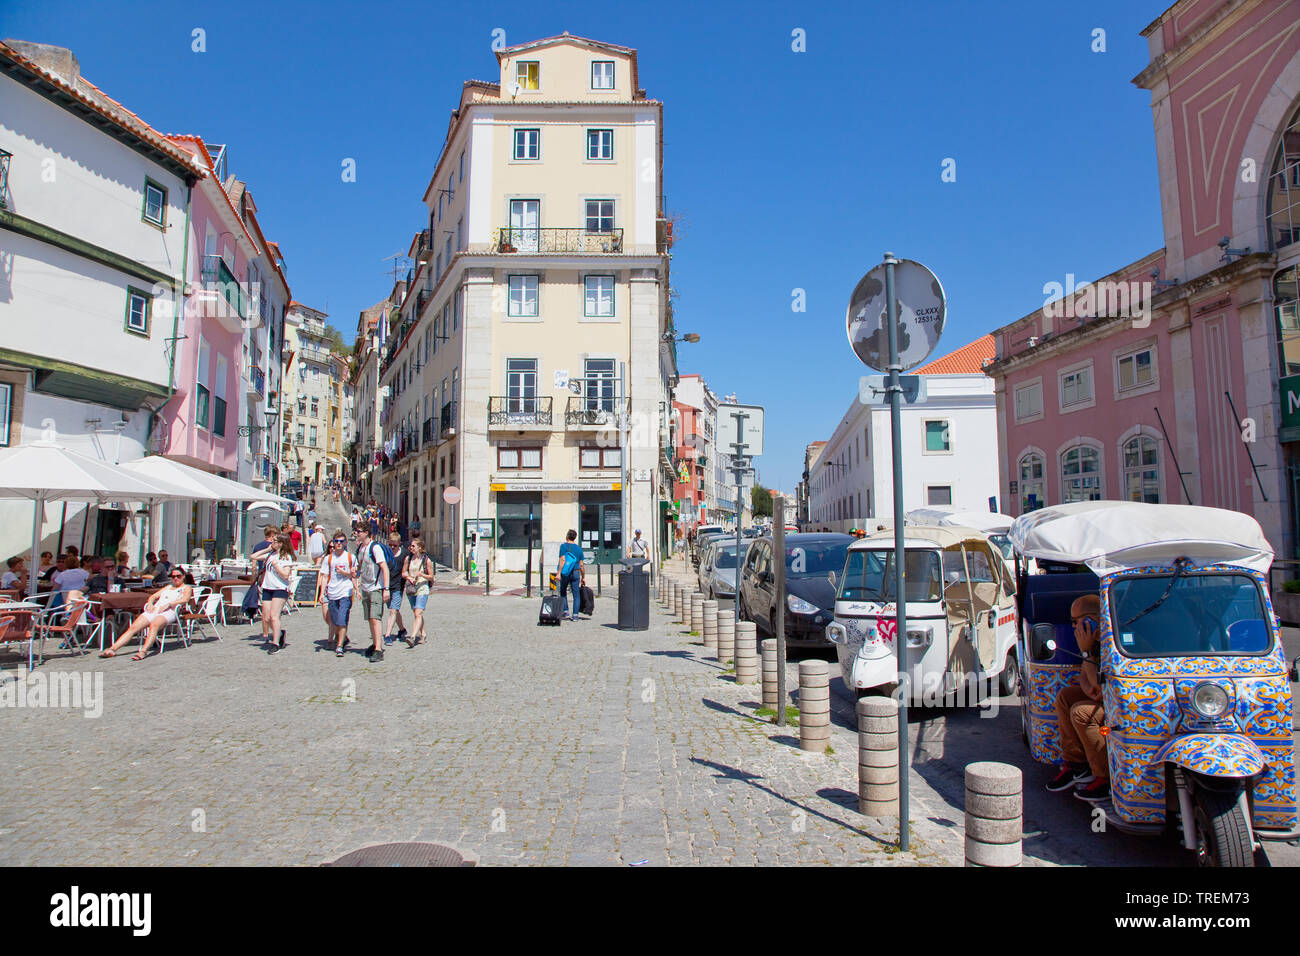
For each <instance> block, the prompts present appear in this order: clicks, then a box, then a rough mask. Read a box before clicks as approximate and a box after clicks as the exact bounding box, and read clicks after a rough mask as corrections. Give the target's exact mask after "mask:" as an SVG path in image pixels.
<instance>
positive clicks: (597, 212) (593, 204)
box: [587, 199, 614, 233]
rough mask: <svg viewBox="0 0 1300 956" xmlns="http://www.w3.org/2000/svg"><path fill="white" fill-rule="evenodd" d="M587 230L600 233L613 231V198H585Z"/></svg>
mask: <svg viewBox="0 0 1300 956" xmlns="http://www.w3.org/2000/svg"><path fill="white" fill-rule="evenodd" d="M587 231H588V232H601V233H608V232H613V231H614V200H612V199H588V200H587Z"/></svg>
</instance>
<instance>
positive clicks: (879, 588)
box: [837, 548, 960, 603]
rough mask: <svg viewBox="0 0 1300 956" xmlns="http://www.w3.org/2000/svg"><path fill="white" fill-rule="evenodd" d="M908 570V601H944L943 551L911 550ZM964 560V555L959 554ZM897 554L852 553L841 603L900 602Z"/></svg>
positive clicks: (846, 569) (845, 576)
mask: <svg viewBox="0 0 1300 956" xmlns="http://www.w3.org/2000/svg"><path fill="white" fill-rule="evenodd" d="M906 553H907V564H906V567H905V569H904V570H905V572H906V580H907V599H908V600H909V601H939V600H941V599H942V598H943V585H942V580H943V579H942V577H941V576H940V573H939V569H940V562H939V552H938V551H932V550H921V549H912V548H908V549H907V552H906ZM958 558H959V559H960V555H958ZM896 576H897V575H896V574H895V572H894V552H893V551H892V550H890V551H883V550H881V551H850V552H849V559H848V561H847V562H846V563H845V565H844V580H843V581H841V582H840V593H839V595H838V598H837V600H840V601H875V602H877V603H884V602H888V601H893V600H896V597H897V591H895V590H894V583H895V578H896Z"/></svg>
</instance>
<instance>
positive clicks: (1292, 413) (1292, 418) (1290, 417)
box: [1277, 375, 1300, 428]
mask: <svg viewBox="0 0 1300 956" xmlns="http://www.w3.org/2000/svg"><path fill="white" fill-rule="evenodd" d="M1277 385H1278V393H1279V395H1280V396H1281V398H1282V427H1283V428H1291V427H1294V426H1296V425H1300V375H1287V376H1286V377H1285V378H1283V379H1281V380H1280V381H1279V382H1278V383H1277Z"/></svg>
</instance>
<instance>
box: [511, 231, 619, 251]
mask: <svg viewBox="0 0 1300 956" xmlns="http://www.w3.org/2000/svg"><path fill="white" fill-rule="evenodd" d="M493 251H494V252H505V253H509V252H519V253H527V252H570V253H602V252H622V251H623V230H622V229H611V230H609V231H608V232H590V231H588V230H586V229H541V228H536V229H534V228H518V227H514V226H505V227H502V228H501V229H499V230H498V231H497V244H496V248H495V249H494V250H493Z"/></svg>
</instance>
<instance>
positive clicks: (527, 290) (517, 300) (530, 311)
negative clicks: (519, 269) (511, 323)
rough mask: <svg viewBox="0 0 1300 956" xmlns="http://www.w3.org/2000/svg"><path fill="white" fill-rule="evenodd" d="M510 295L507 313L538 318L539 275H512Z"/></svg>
mask: <svg viewBox="0 0 1300 956" xmlns="http://www.w3.org/2000/svg"><path fill="white" fill-rule="evenodd" d="M509 283H510V297H509V304H508V306H507V315H511V316H518V317H524V318H536V317H537V315H538V311H537V286H538V282H537V276H510V279H509Z"/></svg>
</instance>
